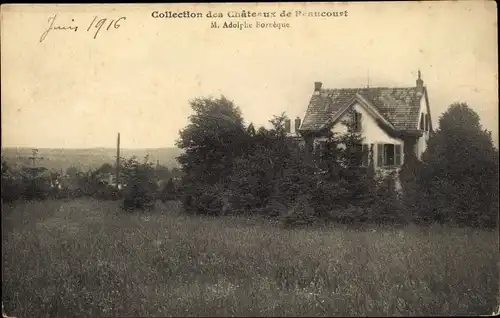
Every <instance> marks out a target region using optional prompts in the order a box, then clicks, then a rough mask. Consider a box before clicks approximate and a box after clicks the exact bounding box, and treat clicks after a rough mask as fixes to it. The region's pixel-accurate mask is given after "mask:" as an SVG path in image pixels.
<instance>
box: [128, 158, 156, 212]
mask: <svg viewBox="0 0 500 318" xmlns="http://www.w3.org/2000/svg"><path fill="white" fill-rule="evenodd" d="M121 173H122V178H123V183H124V185H125V189H124V191H123V192H124V193H123V208H124V209H126V210H133V209H142V210H144V209H151V208H152V207H154V204H155V201H156V190H157V189H156V183H155V182H154V169H153V165H152V163H150V162H148V157H147V156H146V158H145V160H144V162H139V160H138V159H137V158H136V157H135V156H134V157H132V158H130V159H128V160H124V161H123V163H122V164H121Z"/></svg>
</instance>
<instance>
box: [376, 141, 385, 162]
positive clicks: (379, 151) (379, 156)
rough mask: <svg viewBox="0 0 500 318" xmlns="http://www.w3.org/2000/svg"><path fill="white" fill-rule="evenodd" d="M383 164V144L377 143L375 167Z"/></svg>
mask: <svg viewBox="0 0 500 318" xmlns="http://www.w3.org/2000/svg"><path fill="white" fill-rule="evenodd" d="M383 165H384V144H377V167H382V166H383Z"/></svg>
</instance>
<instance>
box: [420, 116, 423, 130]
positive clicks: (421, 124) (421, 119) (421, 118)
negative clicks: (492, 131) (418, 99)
mask: <svg viewBox="0 0 500 318" xmlns="http://www.w3.org/2000/svg"><path fill="white" fill-rule="evenodd" d="M420 129H422V130H423V129H424V114H420Z"/></svg>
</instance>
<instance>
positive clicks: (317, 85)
mask: <svg viewBox="0 0 500 318" xmlns="http://www.w3.org/2000/svg"><path fill="white" fill-rule="evenodd" d="M322 85H323V83H321V82H314V91H315V92H319V91H320V90H321V86H322Z"/></svg>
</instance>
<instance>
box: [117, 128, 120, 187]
mask: <svg viewBox="0 0 500 318" xmlns="http://www.w3.org/2000/svg"><path fill="white" fill-rule="evenodd" d="M119 183H120V133H118V138H117V140H116V189H119V188H118V184H119Z"/></svg>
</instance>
